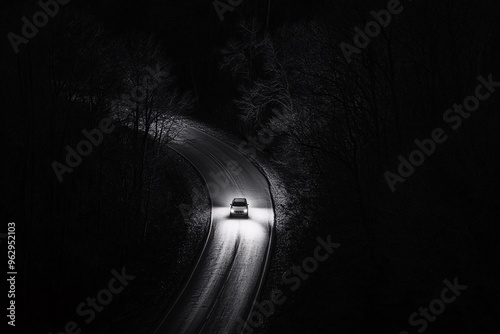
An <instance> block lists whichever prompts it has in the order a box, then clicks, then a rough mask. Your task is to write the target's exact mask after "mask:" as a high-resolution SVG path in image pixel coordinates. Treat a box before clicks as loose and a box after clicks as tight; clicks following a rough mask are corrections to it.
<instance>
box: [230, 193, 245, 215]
mask: <svg viewBox="0 0 500 334" xmlns="http://www.w3.org/2000/svg"><path fill="white" fill-rule="evenodd" d="M229 205H230V206H231V210H230V211H229V217H234V216H245V217H248V203H247V199H246V198H235V199H233V202H232V203H229Z"/></svg>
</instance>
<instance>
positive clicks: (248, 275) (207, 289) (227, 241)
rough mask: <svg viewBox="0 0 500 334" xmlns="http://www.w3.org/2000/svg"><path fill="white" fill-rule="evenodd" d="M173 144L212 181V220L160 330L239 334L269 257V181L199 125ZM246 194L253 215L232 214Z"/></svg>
mask: <svg viewBox="0 0 500 334" xmlns="http://www.w3.org/2000/svg"><path fill="white" fill-rule="evenodd" d="M170 147H172V148H173V149H175V150H176V151H177V152H179V153H180V154H182V155H183V156H184V157H185V158H186V159H188V160H189V161H190V162H191V163H192V164H193V165H194V166H195V167H196V168H197V169H198V171H199V172H200V173H201V175H202V176H203V178H204V179H205V183H206V184H207V185H208V190H209V193H210V198H211V202H212V215H211V216H212V218H211V219H212V221H211V228H210V232H209V234H208V237H207V240H206V243H205V246H204V248H203V251H202V254H201V255H200V257H199V259H198V262H197V264H196V266H195V268H194V269H193V272H192V274H191V276H190V278H189V280H188V282H187V283H186V284H185V286H184V288H183V290H182V291H181V292H180V293H179V295H178V296H177V299H176V300H175V302H174V303H173V305H172V306H171V307H170V309H169V310H168V312H167V314H166V315H165V316H164V318H163V320H162V321H161V323H160V324H159V326H158V327H157V328H156V330H155V331H154V333H155V334H174V333H175V334H177V333H211V334H212V333H220V334H223V333H237V332H239V329H241V326H242V322H243V321H245V320H246V319H247V317H248V315H249V314H250V312H251V310H252V305H253V303H254V301H255V299H256V298H257V296H258V293H259V290H260V287H261V284H262V281H263V278H264V273H265V270H266V267H267V261H268V258H269V252H270V246H271V241H272V233H273V222H274V210H273V205H272V200H271V194H270V192H269V185H268V183H267V181H266V179H265V178H264V176H263V175H262V174H261V173H260V171H259V170H258V169H257V168H256V167H255V166H254V165H253V164H252V163H251V162H250V161H248V160H247V159H246V158H245V156H244V155H242V154H241V153H240V152H238V151H236V150H235V149H233V148H231V147H229V146H228V145H226V144H225V143H223V142H221V141H220V140H218V139H216V138H215V137H213V136H210V135H208V134H206V133H204V132H202V131H199V130H196V129H194V128H187V129H185V130H183V132H182V134H181V136H180V140H178V141H177V142H176V143H175V144H171V145H170ZM234 197H246V198H247V201H248V203H249V204H250V205H249V208H248V212H249V217H248V218H230V217H229V203H230V202H231V201H232V199H233V198H234Z"/></svg>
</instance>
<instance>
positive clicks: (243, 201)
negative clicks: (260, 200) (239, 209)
mask: <svg viewBox="0 0 500 334" xmlns="http://www.w3.org/2000/svg"><path fill="white" fill-rule="evenodd" d="M233 205H235V206H246V205H247V200H246V199H244V198H235V199H234V200H233Z"/></svg>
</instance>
